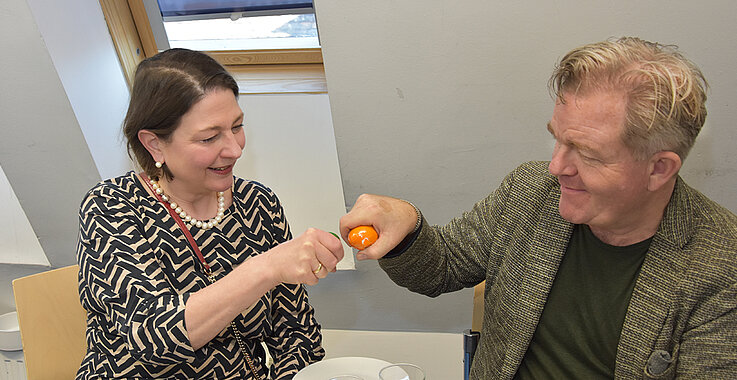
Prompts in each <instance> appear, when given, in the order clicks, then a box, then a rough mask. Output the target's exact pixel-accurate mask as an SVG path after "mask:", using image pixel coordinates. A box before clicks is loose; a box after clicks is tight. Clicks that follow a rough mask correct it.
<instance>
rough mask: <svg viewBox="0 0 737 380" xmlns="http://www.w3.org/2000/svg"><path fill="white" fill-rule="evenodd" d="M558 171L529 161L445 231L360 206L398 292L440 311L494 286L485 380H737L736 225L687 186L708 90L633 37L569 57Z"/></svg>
mask: <svg viewBox="0 0 737 380" xmlns="http://www.w3.org/2000/svg"><path fill="white" fill-rule="evenodd" d="M550 84H551V90H552V93H554V94H555V97H556V103H555V108H554V110H553V116H552V118H551V120H550V122H549V123H548V125H547V128H548V130H549V132H550V133H551V135H552V136H553V138H554V139H555V141H556V144H555V148H554V151H553V157H552V160H551V161H550V162H549V163H543V162H530V163H525V164H523V165H521V166H520V167H518V168H517V169H516V170H515V171H514V172H512V173H510V174H509V175H508V176H507V177H506V178H505V179H504V181H503V182H502V184H501V186H500V187H499V188H498V189H497V190H496V191H495V192H494V193H492V194H490V195H489V196H488V197H487V198H485V199H483V200H481V201H480V202H478V203H477V204H476V205H475V206H474V208H473V209H472V210H471V211H469V212H466V213H464V214H463V215H462V216H459V217H457V218H455V219H454V220H452V221H451V222H450V223H448V224H447V225H445V226H430V225H429V224H428V223H427V222H426V221H425V220H424V219H423V218H422V216H421V214H420V213H419V210H417V209H416V208H414V207H413V206H412V205H411V204H410V203H408V202H405V201H402V200H398V199H394V198H389V197H383V196H377V195H365V194H364V195H362V196H360V197H359V198H358V200H357V201H356V204H355V205H354V207H353V209H352V210H351V212H350V213H348V214H347V215H345V216H344V217H343V218H342V219H341V232H342V233H343V236H344V237H345V236H347V232H348V231H349V230H350V229H351V228H352V227H355V226H357V225H361V224H371V225H373V226H374V227H375V228H376V229H377V231H378V232H379V240H378V241H377V242H376V243H375V244H374V245H372V246H371V247H369V248H367V249H365V250H364V251H362V252H359V254H358V258H359V259H367V258H373V259H379V258H380V259H381V260H380V261H379V263H380V265H381V267H382V268H383V269H384V270H385V271H386V272H387V273H388V275H389V276H390V278H391V279H392V280H393V281H394V282H396V283H397V284H399V285H401V286H405V287H407V288H408V289H410V290H412V291H415V292H418V293H422V294H426V295H428V296H437V295H439V294H441V293H446V292H452V291H455V290H459V289H461V288H463V287H471V286H474V285H476V284H478V283H480V282H482V281H484V280H486V291H485V311H484V322H483V329H482V332H481V338H480V342H479V347H478V349H477V352H476V356H475V359H474V362H473V365H472V369H471V378H473V379H513V378H515V379H597V378H602V379H606V378H608V379H611V378H616V379H639V378H657V379H670V378H675V377H680V376H682V377H698V378H719V379H722V378H737V217H736V216H735V215H734V214H732V213H731V212H729V211H728V210H726V209H725V208H723V207H721V206H719V205H717V204H716V203H714V202H713V201H711V200H709V199H708V198H706V197H705V196H704V195H702V194H701V193H699V192H698V191H696V190H694V189H692V188H691V187H689V186H688V185H686V184H685V183H684V181H683V180H682V179H681V178H680V177H679V176H678V171H679V169H680V168H681V165H682V163H683V160H684V159H685V158H686V155H687V154H688V151H689V150H690V148H691V147H692V146H693V143H694V140H695V138H696V135H697V134H698V133H699V130H700V129H701V127H702V126H703V123H704V119H705V118H706V108H705V106H704V103H705V101H706V95H705V89H706V86H707V85H706V81H705V80H704V78H703V76H702V74H701V72H700V71H699V69H698V68H697V67H695V66H694V65H693V64H692V63H690V62H689V61H688V60H686V59H685V58H684V57H683V56H681V55H680V54H679V53H678V52H677V51H675V48H674V47H671V46H662V45H659V44H655V43H650V42H647V41H643V40H640V39H637V38H623V39H620V40H617V41H606V42H601V43H595V44H591V45H586V46H583V47H580V48H578V49H575V50H573V51H571V52H570V53H568V54H567V55H566V56H565V57H563V59H562V60H561V62H560V63H559V66H558V67H557V68H556V70H555V72H554V73H553V76H552V78H551V81H550Z"/></svg>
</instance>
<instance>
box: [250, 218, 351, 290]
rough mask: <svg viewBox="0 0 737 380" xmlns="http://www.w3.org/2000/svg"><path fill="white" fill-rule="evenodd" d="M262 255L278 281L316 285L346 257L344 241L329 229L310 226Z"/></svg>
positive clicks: (273, 276)
mask: <svg viewBox="0 0 737 380" xmlns="http://www.w3.org/2000/svg"><path fill="white" fill-rule="evenodd" d="M256 257H259V256H256ZM260 257H262V258H263V259H264V263H265V265H266V269H267V270H268V271H269V272H270V273H271V274H272V279H273V281H274V283H275V284H279V283H288V284H307V285H315V284H317V282H318V281H319V280H320V279H322V278H325V277H327V275H328V272H335V267H336V266H337V265H338V262H339V261H340V260H341V259H342V258H343V244H342V243H341V241H340V239H338V238H336V237H335V236H333V235H332V234H331V233H329V232H326V231H322V230H318V229H316V228H309V229H307V231H305V232H304V233H303V234H301V235H299V236H297V237H296V238H294V239H292V240H289V241H287V242H284V243H282V244H279V245H278V246H276V247H274V248H272V249H270V250H268V251H266V252H265V253H264V254H262V255H260Z"/></svg>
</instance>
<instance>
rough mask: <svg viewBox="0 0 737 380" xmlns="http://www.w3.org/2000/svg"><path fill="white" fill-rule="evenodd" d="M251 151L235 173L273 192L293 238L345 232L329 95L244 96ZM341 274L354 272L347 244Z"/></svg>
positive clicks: (241, 99)
mask: <svg viewBox="0 0 737 380" xmlns="http://www.w3.org/2000/svg"><path fill="white" fill-rule="evenodd" d="M239 104H240V105H241V108H243V112H244V113H245V115H246V116H245V120H244V125H245V126H246V128H245V129H246V148H245V149H244V150H243V155H242V156H241V158H240V160H238V163H237V164H236V166H235V169H234V170H233V173H234V174H235V175H236V176H239V177H241V178H248V179H253V180H256V181H259V182H261V183H263V184H264V185H266V186H268V187H270V188H271V189H272V190H274V192H275V193H276V195H277V196H278V197H279V200H280V201H281V203H282V206H283V207H284V212H285V214H286V216H287V221H288V222H289V226H290V228H291V230H292V235H293V236H295V237H296V236H299V235H300V234H301V233H302V232H304V231H305V230H306V229H307V228H309V227H314V228H319V229H322V230H325V231H333V232H335V233H339V231H340V230H339V228H338V227H339V222H340V217H341V216H343V214H345V199H344V198H343V185H342V182H341V178H340V171H339V168H338V153H337V151H336V148H335V138H334V134H333V123H332V120H331V117H330V103H329V100H328V95H327V94H313V95H310V94H279V95H245V94H242V95H241V96H240V100H239ZM343 252H344V257H343V260H341V261H340V263H338V269H354V268H355V266H354V257H353V250H352V249H351V248H350V247H349V246H348V245H347V244H345V242H344V243H343Z"/></svg>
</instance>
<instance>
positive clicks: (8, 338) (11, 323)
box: [0, 311, 23, 351]
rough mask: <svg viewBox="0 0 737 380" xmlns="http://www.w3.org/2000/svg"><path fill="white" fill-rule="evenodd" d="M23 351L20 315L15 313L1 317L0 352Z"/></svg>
mask: <svg viewBox="0 0 737 380" xmlns="http://www.w3.org/2000/svg"><path fill="white" fill-rule="evenodd" d="M21 349H23V345H22V344H21V340H20V329H19V327H18V313H17V312H15V311H13V312H11V313H6V314H3V315H0V351H17V350H21Z"/></svg>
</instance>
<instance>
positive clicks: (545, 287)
mask: <svg viewBox="0 0 737 380" xmlns="http://www.w3.org/2000/svg"><path fill="white" fill-rule="evenodd" d="M559 199H560V189H556V190H554V191H551V192H550V193H549V194H548V199H547V200H546V201H545V204H544V207H543V209H542V210H541V215H540V224H539V225H538V229H537V230H536V231H535V233H534V235H533V238H532V244H531V245H530V253H529V257H528V258H527V260H526V264H525V266H524V267H525V273H524V276H523V277H522V280H521V281H523V285H522V287H521V291H520V296H519V299H518V300H517V302H518V304H517V308H516V310H517V312H516V315H515V317H514V318H513V319H512V320H513V321H515V323H516V326H513V330H514V331H513V332H514V333H515V334H518V335H517V336H518V337H519V339H518V340H517V341H516V342H513V343H514V344H513V345H510V347H508V350H507V352H506V355H505V360H504V368H503V372H505V373H507V374H510V373H511V374H512V376H514V374H515V373H516V372H517V369H518V367H519V365H520V363H521V362H522V359H523V357H524V355H525V353H526V352H527V348H528V347H529V345H530V342H531V341H532V337H533V336H534V334H535V330H536V329H537V324H538V322H539V321H540V316H541V315H542V312H543V308H544V307H545V302H546V300H547V297H548V293H549V292H550V289H551V288H552V287H553V281H555V276H556V273H557V272H558V267H559V266H560V263H561V261H562V259H563V255H564V254H565V252H566V249H567V248H568V242H569V240H570V237H571V234H572V233H573V227H574V225H573V224H572V223H570V222H567V221H566V220H565V219H563V218H562V217H561V216H560V213H559V212H558V202H559ZM510 332H512V331H510Z"/></svg>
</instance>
